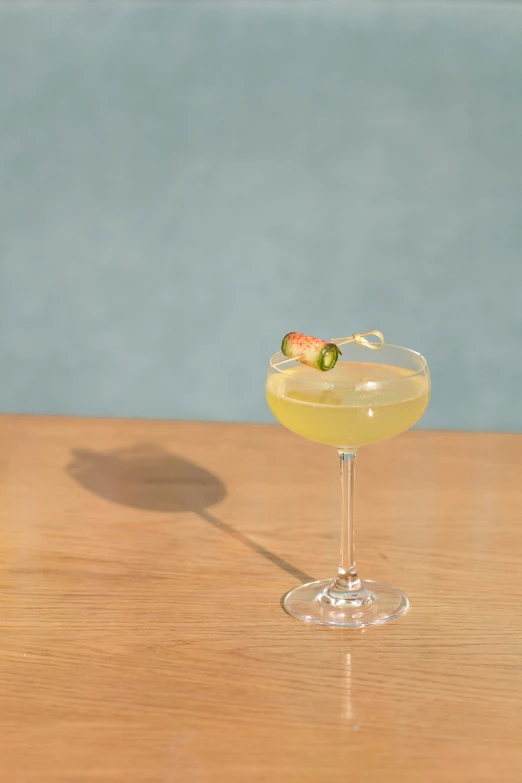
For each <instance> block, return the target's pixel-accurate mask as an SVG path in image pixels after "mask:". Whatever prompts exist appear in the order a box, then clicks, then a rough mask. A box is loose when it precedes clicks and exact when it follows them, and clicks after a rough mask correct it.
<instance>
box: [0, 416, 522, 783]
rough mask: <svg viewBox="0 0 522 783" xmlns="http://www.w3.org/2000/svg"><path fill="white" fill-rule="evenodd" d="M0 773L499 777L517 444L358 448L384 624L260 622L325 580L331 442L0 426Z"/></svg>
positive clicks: (515, 566) (509, 674)
mask: <svg viewBox="0 0 522 783" xmlns="http://www.w3.org/2000/svg"><path fill="white" fill-rule="evenodd" d="M0 493H1V503H0V507H1V526H0V530H1V536H2V546H1V548H0V552H1V571H0V573H1V586H2V592H1V596H2V605H1V611H0V624H1V637H0V638H1V642H0V650H1V662H0V672H1V680H0V685H1V690H0V693H1V695H0V706H1V709H0V780H1V781H2V783H3V781H6V783H19V782H20V783H26V781H27V783H33V782H34V783H50V782H51V781H52V782H53V783H54V782H55V781H56V783H83V782H84V781H85V782H87V781H97V782H98V783H102V782H103V783H160V781H161V782H162V783H163V782H165V783H166V782H168V781H169V782H171V783H174V782H175V783H184V782H185V781H187V783H192V782H194V783H200V782H201V783H218V782H219V783H221V782H223V783H258V782H259V783H261V782H262V781H267V782H268V783H293V782H294V781H295V783H330V782H331V781H342V780H350V781H357V783H360V782H361V781H363V782H364V781H372V783H381V781H382V783H410V782H411V783H431V781H433V782H435V781H437V782H438V781H440V780H442V781H444V783H447V781H455V783H456V782H457V781H458V782H459V783H462V781H466V782H467V781H470V782H471V781H473V783H479V782H480V781H488V783H489V782H490V781H494V782H495V783H499V781H516V782H517V783H520V781H521V780H522V603H521V598H522V435H495V434H468V433H436V432H412V433H408V434H406V435H404V436H402V437H399V438H396V439H395V440H392V441H389V442H387V443H383V444H381V445H378V446H373V447H371V448H368V449H367V450H364V449H363V451H362V452H361V454H360V455H359V465H358V477H357V500H356V514H357V518H358V524H357V526H356V540H357V545H358V563H359V567H360V571H361V572H362V575H363V576H364V575H366V576H368V577H370V576H371V577H373V578H376V579H382V580H385V581H389V582H391V583H393V584H395V585H397V586H399V587H401V588H403V589H404V590H405V591H406V593H407V594H408V595H409V597H410V599H411V604H412V607H411V609H410V611H409V613H408V614H407V615H406V616H405V617H404V618H402V619H401V620H399V621H397V622H395V623H391V624H390V625H387V626H382V627H377V628H373V629H366V630H359V631H348V630H344V631H343V630H335V629H328V628H317V627H313V626H307V625H305V624H302V623H300V622H298V621H297V620H294V619H292V618H290V617H289V616H288V615H286V614H285V613H284V612H283V610H282V609H281V607H280V603H279V602H280V598H281V596H282V594H283V593H284V592H285V591H287V590H288V589H290V588H291V587H293V586H295V585H296V584H298V583H299V581H300V580H304V579H307V578H309V577H313V578H318V577H323V576H329V575H330V574H332V575H333V574H334V572H335V568H336V565H337V549H338V543H337V538H338V510H339V495H338V476H337V462H336V454H335V452H334V450H333V449H327V448H323V447H321V446H316V445H314V444H312V443H307V442H305V441H304V440H301V439H299V438H297V437H295V436H293V435H291V434H289V433H287V432H285V431H283V430H282V429H280V428H278V427H276V426H249V425H227V424H199V423H163V422H150V421H149V422H144V421H111V420H105V421H100V420H88V419H83V420H82V419H66V418H61V419H60V418H38V417H3V418H0Z"/></svg>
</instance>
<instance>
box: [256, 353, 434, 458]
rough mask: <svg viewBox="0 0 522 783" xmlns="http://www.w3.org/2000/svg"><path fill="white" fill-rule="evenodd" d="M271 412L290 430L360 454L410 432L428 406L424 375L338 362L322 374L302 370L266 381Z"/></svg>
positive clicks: (291, 369)
mask: <svg viewBox="0 0 522 783" xmlns="http://www.w3.org/2000/svg"><path fill="white" fill-rule="evenodd" d="M266 397H267V401H268V405H269V407H270V410H271V411H272V413H273V414H274V416H275V417H276V419H278V420H279V421H280V422H281V424H283V425H284V426H285V427H286V428H287V429H289V430H292V432H295V433H297V435H302V437H303V438H308V439H309V440H315V441H317V442H319V443H325V444H328V445H329V446H336V447H337V448H352V449H353V448H358V447H359V446H364V445H366V444H368V443H375V442H376V441H379V440H384V439H385V438H392V437H393V436H394V435H398V434H399V433H400V432H404V431H405V430H409V429H410V427H412V426H413V425H414V424H415V422H417V421H418V420H419V419H420V417H421V416H422V414H423V413H424V411H425V410H426V407H427V405H428V399H429V380H428V378H427V376H426V375H425V374H424V373H420V374H419V373H415V372H413V373H412V371H411V370H409V369H407V368H404V367H398V366H394V365H390V364H375V363H373V362H361V361H358V362H357V361H348V362H343V361H341V362H338V363H337V364H336V366H335V367H334V369H333V370H330V371H329V372H328V373H321V374H319V373H318V372H317V371H316V370H313V369H311V368H310V367H306V366H304V365H295V366H293V367H289V368H288V369H287V370H286V372H283V373H274V374H272V375H270V376H269V377H268V380H267V386H266Z"/></svg>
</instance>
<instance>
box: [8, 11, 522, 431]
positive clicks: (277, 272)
mask: <svg viewBox="0 0 522 783" xmlns="http://www.w3.org/2000/svg"><path fill="white" fill-rule="evenodd" d="M521 41H522V8H521V7H520V6H519V5H517V4H502V3H494V4H490V3H473V2H468V3H462V4H456V3H449V2H448V3H422V4H417V3H401V2H394V3H389V2H372V3H367V2H365V3H358V2H356V3H349V4H333V3H328V2H327V3H319V2H317V3H315V4H309V3H304V4H301V3H299V4H298V3H270V2H263V3H261V2H259V3H256V2H254V3H248V4H243V3H239V2H234V3H228V2H222V3H219V4H217V3H211V4H207V3H195V4H190V3H154V2H147V3H140V2H133V3H111V2H107V3H92V4H90V3H73V4H66V3H45V2H41V3H35V4H32V3H23V4H18V5H17V4H14V3H13V4H3V5H1V6H0V183H1V188H0V368H1V374H2V382H1V383H0V410H2V411H20V412H44V413H45V412H49V413H74V414H92V415H107V416H151V417H178V418H196V419H219V420H251V421H265V420H266V421H269V420H270V418H271V417H270V413H269V411H268V410H267V409H266V405H265V401H264V393H263V384H264V374H265V368H266V363H267V360H268V357H269V356H270V354H271V353H273V352H274V351H275V350H277V348H278V346H279V343H280V340H281V337H282V335H283V334H284V333H285V332H287V331H290V330H299V331H306V332H308V333H311V334H316V335H319V336H322V337H325V338H328V337H332V336H338V335H340V334H350V333H352V332H353V331H360V332H362V331H365V330H368V329H380V330H382V331H383V332H384V334H385V336H386V339H387V341H389V342H393V343H397V344H402V345H406V346H408V347H411V348H414V349H416V350H419V351H421V352H422V353H424V354H425V355H426V356H427V358H428V361H429V364H430V368H431V372H432V379H433V397H432V402H431V405H430V408H429V410H428V412H427V414H426V416H425V418H424V420H423V426H426V427H440V428H457V429H465V428H474V429H499V430H520V429H522V414H521V405H520V394H521V391H522V359H521V352H522V264H521V255H522V253H521V250H522V154H521V145H522V93H521V85H522V45H521Z"/></svg>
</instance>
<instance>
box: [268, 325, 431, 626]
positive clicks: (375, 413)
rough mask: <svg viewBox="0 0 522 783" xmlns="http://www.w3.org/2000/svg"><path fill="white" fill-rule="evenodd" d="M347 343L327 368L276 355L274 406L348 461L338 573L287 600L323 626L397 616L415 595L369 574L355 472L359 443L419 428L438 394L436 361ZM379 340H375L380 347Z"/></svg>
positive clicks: (290, 424) (271, 375) (295, 612)
mask: <svg viewBox="0 0 522 783" xmlns="http://www.w3.org/2000/svg"><path fill="white" fill-rule="evenodd" d="M365 342H366V344H364V342H363V344H358V343H357V342H351V343H349V344H347V345H344V344H343V346H342V352H343V353H342V357H339V360H338V362H337V364H336V365H335V367H334V368H333V369H332V370H329V371H327V372H320V371H319V370H315V369H312V368H310V367H307V366H305V365H303V364H301V363H300V362H298V361H297V360H288V359H286V357H285V356H284V355H283V354H282V353H277V354H275V355H274V356H273V357H272V358H271V360H270V366H269V368H268V374H267V380H266V395H267V402H268V405H269V407H270V409H271V411H272V413H273V414H274V416H275V417H276V418H277V419H278V420H279V421H280V422H281V424H283V425H284V426H285V427H287V429H289V430H291V431H292V432H295V433H297V434H298V435H301V436H303V437H305V438H308V439H309V440H313V441H317V442H318V443H323V444H328V445H331V446H334V447H335V448H336V449H337V450H338V452H339V457H340V467H341V508H342V513H341V556H340V565H339V569H338V572H337V578H335V579H324V580H320V581H317V582H310V583H308V584H304V585H301V586H300V587H296V588H295V589H294V590H291V591H290V592H289V593H287V594H286V596H285V597H284V600H283V605H284V608H285V609H286V611H287V612H288V613H289V614H291V615H292V616H293V617H297V619H299V620H302V621H303V622H306V623H314V624H315V625H333V626H338V627H343V628H357V627H361V626H366V625H377V624H380V623H387V622H390V621H391V620H395V619H396V618H397V617H400V616H401V615H402V614H404V613H405V612H406V611H407V609H408V607H409V601H408V598H407V597H406V595H405V594H404V593H403V592H402V591H401V590H398V589H397V588H396V587H392V586H391V585H387V584H382V583H380V582H373V581H370V580H365V581H362V580H361V579H359V576H358V574H357V569H356V567H355V554H354V541H353V496H354V473H355V458H356V454H357V450H358V449H359V448H360V447H361V446H365V445H367V444H369V443H376V442H378V441H381V440H384V439H386V438H391V437H393V436H394V435H398V434H399V433H401V432H404V431H406V430H408V429H410V427H412V426H413V425H414V424H415V423H416V422H417V421H418V420H419V419H420V418H421V416H422V414H423V413H424V411H425V410H426V407H427V405H428V400H429V396H430V377H429V372H428V365H427V363H426V360H425V359H424V357H423V356H421V355H420V354H419V353H417V352H416V351H412V350H409V349H407V348H400V347H398V346H396V345H387V344H383V345H381V346H380V347H379V349H378V350H369V346H368V344H367V341H365ZM375 347H376V346H375V345H373V348H375Z"/></svg>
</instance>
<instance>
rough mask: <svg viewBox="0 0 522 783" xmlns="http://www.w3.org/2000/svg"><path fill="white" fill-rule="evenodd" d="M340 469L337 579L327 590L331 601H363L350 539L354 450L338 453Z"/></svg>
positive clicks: (365, 590) (366, 595)
mask: <svg viewBox="0 0 522 783" xmlns="http://www.w3.org/2000/svg"><path fill="white" fill-rule="evenodd" d="M339 457H340V468H341V557H340V562H339V568H338V570H337V579H336V580H335V582H334V583H333V584H332V585H331V587H330V588H329V590H328V594H329V596H330V597H331V598H332V599H334V600H339V599H344V600H367V599H368V597H369V595H368V590H367V589H366V588H365V587H364V585H363V584H362V582H361V580H360V579H359V577H358V575H357V568H356V565H355V546H354V540H353V496H354V483H355V457H356V452H355V451H341V450H339Z"/></svg>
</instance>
